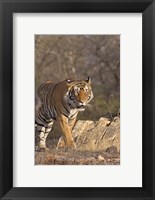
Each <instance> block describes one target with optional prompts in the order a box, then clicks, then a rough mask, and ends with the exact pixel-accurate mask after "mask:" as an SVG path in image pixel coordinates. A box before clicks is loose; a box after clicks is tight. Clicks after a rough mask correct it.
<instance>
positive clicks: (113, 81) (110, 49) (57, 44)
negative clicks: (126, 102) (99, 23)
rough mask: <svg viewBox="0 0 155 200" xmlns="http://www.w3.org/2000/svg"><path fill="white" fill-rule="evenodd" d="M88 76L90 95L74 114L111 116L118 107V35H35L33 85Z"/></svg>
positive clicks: (83, 117) (91, 116)
mask: <svg viewBox="0 0 155 200" xmlns="http://www.w3.org/2000/svg"><path fill="white" fill-rule="evenodd" d="M88 76H89V77H91V79H92V87H93V93H94V99H93V100H92V102H91V103H90V106H88V107H87V108H86V110H85V111H84V112H80V114H79V116H78V118H79V119H91V120H98V119H99V118H100V117H101V116H105V117H109V118H113V117H114V116H116V115H117V112H118V110H119V107H120V36H119V35H35V86H36V87H35V88H36V89H37V88H38V86H39V85H40V84H41V83H42V82H44V81H47V80H51V81H53V82H59V81H62V80H65V79H66V78H73V79H78V80H83V79H84V80H85V79H87V77H88Z"/></svg>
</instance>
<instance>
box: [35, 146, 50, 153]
mask: <svg viewBox="0 0 155 200" xmlns="http://www.w3.org/2000/svg"><path fill="white" fill-rule="evenodd" d="M35 150H36V151H37V152H46V151H49V148H47V147H39V146H37V147H36V149H35Z"/></svg>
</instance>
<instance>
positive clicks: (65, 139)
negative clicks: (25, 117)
mask: <svg viewBox="0 0 155 200" xmlns="http://www.w3.org/2000/svg"><path fill="white" fill-rule="evenodd" d="M37 96H38V98H39V101H40V106H39V108H38V110H37V113H36V119H35V123H36V131H37V135H38V142H37V143H38V144H37V151H46V150H47V149H48V148H47V147H46V138H47V136H48V134H49V133H50V131H51V129H52V126H53V124H54V122H56V123H57V124H58V128H59V131H60V132H61V134H62V136H61V138H60V139H59V142H58V144H57V148H59V147H61V146H64V147H66V148H74V149H75V148H76V145H75V142H74V140H73V136H72V129H73V127H74V125H75V123H76V119H77V115H78V112H80V111H84V110H85V106H86V105H87V104H88V103H89V102H90V101H91V100H92V98H93V91H92V83H91V79H90V78H89V77H88V79H87V80H73V79H70V78H68V79H66V80H64V81H62V82H57V83H53V82H51V81H46V82H44V83H42V84H41V85H40V86H39V88H38V89H37Z"/></svg>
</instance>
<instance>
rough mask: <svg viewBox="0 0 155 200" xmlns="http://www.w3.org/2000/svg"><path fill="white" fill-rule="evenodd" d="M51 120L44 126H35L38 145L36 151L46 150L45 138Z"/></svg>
mask: <svg viewBox="0 0 155 200" xmlns="http://www.w3.org/2000/svg"><path fill="white" fill-rule="evenodd" d="M52 125H53V122H52V123H50V124H48V125H47V126H46V127H44V126H40V125H38V126H37V134H38V145H37V148H36V150H37V151H46V150H48V148H47V146H46V139H47V136H48V135H49V133H50V131H51V129H52Z"/></svg>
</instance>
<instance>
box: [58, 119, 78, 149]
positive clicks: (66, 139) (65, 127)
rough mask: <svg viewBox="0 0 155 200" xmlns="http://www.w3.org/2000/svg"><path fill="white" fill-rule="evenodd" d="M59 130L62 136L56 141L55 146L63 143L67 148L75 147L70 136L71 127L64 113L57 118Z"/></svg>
mask: <svg viewBox="0 0 155 200" xmlns="http://www.w3.org/2000/svg"><path fill="white" fill-rule="evenodd" d="M57 122H58V125H59V128H60V131H61V132H62V134H63V137H61V138H60V141H59V142H58V145H57V147H58V148H59V147H61V145H62V144H65V145H66V146H67V147H68V148H73V149H75V148H76V145H75V143H74V140H73V137H72V128H71V127H70V126H69V123H68V118H67V117H65V116H64V115H61V117H60V118H59V120H57Z"/></svg>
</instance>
